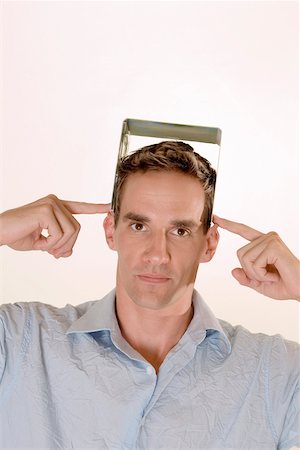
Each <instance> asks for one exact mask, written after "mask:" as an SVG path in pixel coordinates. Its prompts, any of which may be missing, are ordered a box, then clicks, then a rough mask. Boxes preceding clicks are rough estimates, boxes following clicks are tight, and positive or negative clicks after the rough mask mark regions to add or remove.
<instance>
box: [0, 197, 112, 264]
mask: <svg viewBox="0 0 300 450" xmlns="http://www.w3.org/2000/svg"><path fill="white" fill-rule="evenodd" d="M109 210H110V204H93V203H82V202H71V201H67V200H59V199H58V198H57V197H56V196H55V195H48V196H47V197H44V198H42V199H40V200H37V201H36V202H33V203H30V204H28V205H25V206H21V207H19V208H15V209H11V210H9V211H5V212H4V213H2V214H0V245H8V246H9V247H11V248H13V249H14V250H42V251H46V252H48V253H50V254H51V255H53V256H54V257H55V258H60V257H68V256H71V254H72V252H73V250H72V249H73V246H74V244H75V241H76V239H77V237H78V233H79V231H80V224H79V223H78V222H77V220H76V219H75V218H74V217H73V214H99V213H105V212H108V211H109ZM44 229H46V230H47V231H48V236H47V237H45V236H43V235H42V230H44Z"/></svg>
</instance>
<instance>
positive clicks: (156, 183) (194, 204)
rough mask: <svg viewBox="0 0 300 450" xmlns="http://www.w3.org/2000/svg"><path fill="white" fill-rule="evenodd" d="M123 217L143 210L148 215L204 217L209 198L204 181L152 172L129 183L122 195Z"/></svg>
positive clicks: (137, 176)
mask: <svg viewBox="0 0 300 450" xmlns="http://www.w3.org/2000/svg"><path fill="white" fill-rule="evenodd" d="M120 200H121V202H120V213H121V214H126V213H127V212H128V211H132V210H135V211H137V210H139V211H143V213H146V214H151V213H153V214H155V213H158V214H166V213H167V214H172V213H174V214H178V213H181V214H183V213H184V212H186V213H187V214H188V215H191V213H193V212H194V213H195V214H194V217H195V216H198V217H199V215H200V216H201V214H202V211H203V208H204V202H205V194H204V190H203V187H202V185H201V183H200V181H199V180H198V179H197V178H195V177H193V176H191V175H186V174H184V173H181V172H175V171H169V172H167V171H148V172H145V173H141V172H138V173H135V174H131V175H129V176H128V178H127V179H126V181H125V183H124V185H123V188H122V195H121V199H120Z"/></svg>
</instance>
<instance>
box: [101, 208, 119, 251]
mask: <svg viewBox="0 0 300 450" xmlns="http://www.w3.org/2000/svg"><path fill="white" fill-rule="evenodd" d="M103 228H104V232H105V238H106V242H107V245H108V246H109V248H110V249H111V250H116V246H115V239H114V234H115V218H114V213H113V212H112V211H109V212H108V213H107V216H106V217H105V219H104V222H103Z"/></svg>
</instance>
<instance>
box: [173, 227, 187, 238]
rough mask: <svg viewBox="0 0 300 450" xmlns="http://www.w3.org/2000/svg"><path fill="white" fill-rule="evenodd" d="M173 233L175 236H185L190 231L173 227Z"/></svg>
mask: <svg viewBox="0 0 300 450" xmlns="http://www.w3.org/2000/svg"><path fill="white" fill-rule="evenodd" d="M173 234H175V236H179V237H185V236H188V235H189V234H191V233H190V231H189V230H186V229H185V228H175V230H174V231H173Z"/></svg>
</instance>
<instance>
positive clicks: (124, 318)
mask: <svg viewBox="0 0 300 450" xmlns="http://www.w3.org/2000/svg"><path fill="white" fill-rule="evenodd" d="M203 208H204V191H203V188H202V186H201V184H200V183H199V181H198V180H197V179H195V178H193V177H191V176H187V175H184V174H182V173H177V172H165V173H163V176H162V174H161V173H160V172H154V171H149V172H147V173H145V174H142V173H137V174H134V175H130V176H129V177H128V179H127V180H126V182H125V185H124V188H123V191H122V202H121V209H120V217H119V221H118V224H117V226H115V224H114V219H113V215H112V214H110V215H109V216H108V218H107V219H106V220H105V222H104V228H105V233H106V239H107V242H108V245H109V246H110V248H111V249H113V250H116V251H117V252H118V268H117V283H116V289H117V295H116V298H117V303H116V309H117V316H118V320H119V324H120V328H121V332H122V334H123V336H124V337H125V339H126V340H127V341H128V342H129V343H130V344H131V345H132V346H133V347H134V348H135V349H136V350H137V351H139V352H140V353H141V354H142V355H143V356H144V357H145V359H147V360H148V361H150V362H151V363H152V364H153V365H154V367H155V368H156V370H158V368H159V366H160V364H161V363H162V361H163V359H164V357H165V356H166V354H167V353H168V352H169V351H170V349H171V348H172V347H173V346H174V345H175V344H176V343H177V342H178V341H179V339H180V338H181V337H182V335H183V334H184V332H185V330H186V328H187V326H188V324H189V323H190V321H191V319H192V316H193V310H192V302H191V300H192V292H193V288H194V282H195V278H196V275H197V270H198V266H199V263H200V262H208V261H210V260H211V258H212V257H213V255H214V252H215V250H216V247H217V244H218V238H219V236H218V232H217V226H213V227H212V228H211V229H210V230H209V232H208V233H207V234H204V232H203V227H202V223H201V216H202V212H203Z"/></svg>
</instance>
